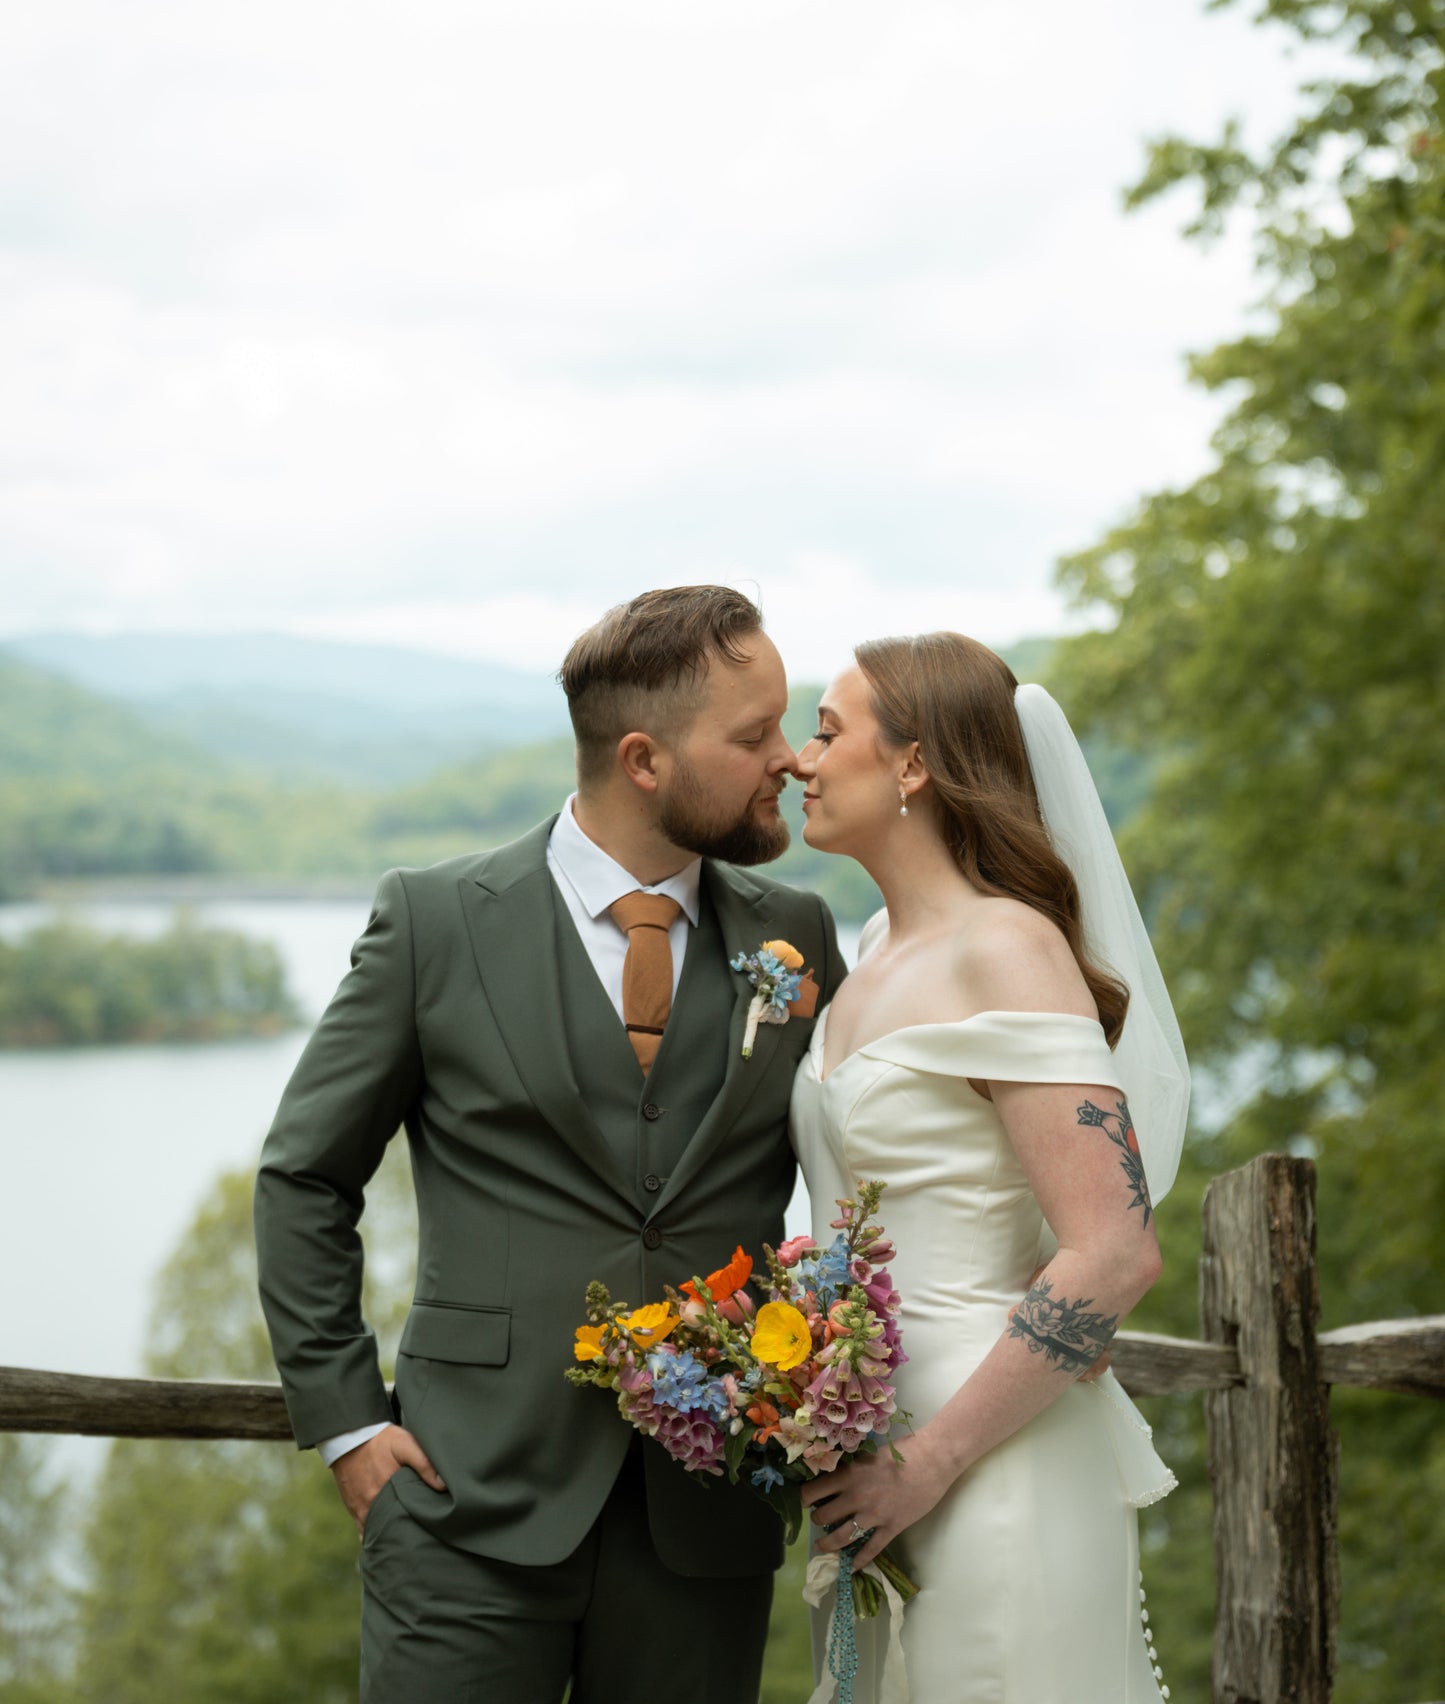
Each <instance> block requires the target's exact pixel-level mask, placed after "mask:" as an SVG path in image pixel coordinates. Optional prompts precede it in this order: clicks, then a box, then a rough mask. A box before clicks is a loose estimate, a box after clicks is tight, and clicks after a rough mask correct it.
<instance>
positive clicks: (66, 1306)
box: [0, 899, 856, 1376]
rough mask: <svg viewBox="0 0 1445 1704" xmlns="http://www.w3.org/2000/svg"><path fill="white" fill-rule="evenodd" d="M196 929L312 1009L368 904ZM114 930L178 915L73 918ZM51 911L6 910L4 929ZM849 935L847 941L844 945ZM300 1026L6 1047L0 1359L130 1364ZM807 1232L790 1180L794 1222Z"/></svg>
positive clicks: (246, 1161)
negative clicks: (281, 980) (269, 972)
mask: <svg viewBox="0 0 1445 1704" xmlns="http://www.w3.org/2000/svg"><path fill="white" fill-rule="evenodd" d="M189 910H190V912H191V914H192V915H193V916H194V917H195V918H196V920H197V921H198V922H199V923H202V924H205V925H209V926H213V927H218V928H219V927H223V928H230V929H240V930H242V931H244V932H245V933H246V934H248V935H252V936H255V937H257V938H258V939H264V940H270V941H274V942H275V944H276V945H277V947H278V948H279V949H280V951H281V954H282V957H283V959H284V960H285V963H286V968H287V974H288V977H289V980H290V985H291V988H292V991H293V992H294V993H295V995H296V997H297V999H298V1001H299V1002H300V1004H301V1006H302V1009H303V1010H304V1011H305V1012H306V1013H308V1014H309V1015H310V1017H312V1018H313V1019H314V1018H315V1017H316V1016H317V1015H319V1013H320V1012H321V1011H322V1009H323V1008H324V1007H325V1005H326V1003H327V1001H328V1000H329V999H330V997H331V995H332V993H333V992H334V990H335V988H336V984H337V983H338V981H339V980H340V979H341V977H342V975H343V974H344V973H345V971H346V968H347V965H348V958H349V953H350V950H351V943H352V942H353V940H354V939H355V938H356V936H357V935H358V934H359V933H360V932H361V930H362V929H363V928H364V927H365V924H366V918H367V911H368V901H367V900H365V899H357V900H338V901H312V900H305V901H295V902H286V901H276V900H226V901H205V902H200V903H196V904H193V905H191V906H190V907H189ZM67 914H68V915H70V916H72V917H74V918H75V919H76V921H78V922H82V923H85V924H87V925H90V926H92V927H95V928H99V929H103V930H106V931H108V932H113V933H118V934H133V935H138V936H148V935H156V934H159V933H161V932H162V931H163V930H164V929H165V928H166V927H167V926H168V925H169V924H170V922H171V920H172V918H173V916H174V907H173V906H171V905H168V904H162V903H159V902H156V901H151V900H144V901H140V900H138V901H134V902H126V901H118V900H112V901H107V902H105V903H103V904H102V903H97V904H94V905H76V906H71V907H69V908H68V910H67ZM54 915H55V912H54V909H53V908H52V907H50V906H47V905H31V904H27V905H10V906H0V936H4V937H6V938H11V939H13V938H15V937H17V936H19V935H22V934H24V933H25V932H27V931H28V930H29V929H32V928H34V927H35V926H36V924H38V923H41V922H44V921H48V920H49V919H51V918H52V917H53V916H54ZM855 942H856V934H854V935H850V936H849V937H848V938H847V939H846V940H845V943H844V950H845V951H846V952H849V953H851V951H852V949H853V946H854V944H855ZM305 1040H306V1036H305V1032H302V1031H297V1032H294V1033H292V1034H288V1035H284V1036H279V1037H275V1038H271V1039H267V1040H264V1041H240V1042H237V1041H232V1042H221V1043H213V1044H201V1045H187V1046H162V1047H96V1048H80V1049H61V1050H56V1049H46V1050H35V1051H24V1052H5V1051H0V1188H3V1194H0V1364H5V1365H9V1366H21V1367H48V1368H54V1369H57V1370H60V1371H65V1372H80V1373H104V1374H113V1375H118V1376H129V1375H137V1374H139V1373H141V1371H142V1366H141V1356H142V1347H143V1342H144V1337H145V1326H146V1320H147V1317H148V1314H149V1311H150V1305H151V1283H152V1280H153V1278H154V1275H155V1273H156V1271H157V1269H158V1268H159V1267H160V1265H161V1264H162V1262H163V1261H164V1260H165V1259H166V1257H167V1256H168V1255H169V1254H170V1253H171V1251H172V1250H173V1249H174V1248H175V1246H176V1244H177V1243H178V1241H179V1240H180V1238H181V1236H182V1235H183V1234H184V1232H185V1231H186V1229H187V1227H188V1226H189V1224H190V1222H191V1220H192V1218H193V1216H194V1214H195V1212H196V1209H197V1207H198V1206H199V1205H200V1203H201V1201H202V1200H203V1199H204V1197H205V1196H206V1193H207V1191H208V1190H209V1189H210V1187H211V1185H212V1184H213V1183H214V1182H215V1180H216V1178H217V1176H218V1175H219V1174H220V1173H222V1172H224V1171H228V1170H234V1169H242V1170H245V1171H247V1172H251V1171H254V1170H255V1166H256V1161H257V1158H258V1156H259V1154H260V1149H261V1143H262V1140H263V1139H264V1137H265V1134H266V1130H267V1128H268V1126H269V1124H270V1121H271V1117H272V1114H273V1113H274V1111H275V1108H276V1103H277V1101H278V1100H279V1099H280V1097H281V1091H282V1090H283V1089H284V1087H285V1086H286V1081H287V1079H288V1077H289V1076H290V1074H291V1071H292V1068H293V1067H294V1065H295V1063H296V1060H297V1058H298V1057H299V1055H300V1053H301V1049H302V1047H303V1046H304V1044H305ZM807 1225H808V1212H807V1201H806V1197H805V1196H804V1195H803V1194H802V1192H801V1190H800V1191H799V1193H798V1195H797V1196H795V1198H794V1201H793V1204H792V1206H791V1207H790V1209H789V1214H788V1228H789V1231H790V1232H792V1231H798V1230H804V1229H806V1228H807Z"/></svg>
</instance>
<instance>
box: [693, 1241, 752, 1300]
mask: <svg viewBox="0 0 1445 1704" xmlns="http://www.w3.org/2000/svg"><path fill="white" fill-rule="evenodd" d="M752 1275H753V1262H752V1256H751V1255H749V1254H746V1253H745V1252H744V1251H743V1247H742V1244H741V1243H739V1244H738V1247H737V1249H736V1250H735V1251H734V1253H733V1257H732V1259H731V1260H730V1261H729V1262H728V1263H727V1265H726V1266H723V1267H720V1268H719V1269H718V1271H716V1272H709V1273H708V1275H707V1277H706V1279H705V1280H704V1282H705V1283H706V1285H707V1287H708V1290H709V1291H710V1292H711V1294H712V1299H713V1300H714V1301H715V1302H725V1301H726V1300H727V1299H728V1297H729V1296H731V1295H732V1294H733V1292H734V1291H735V1290H741V1289H742V1287H743V1285H744V1284H746V1283H747V1281H748V1279H749V1278H751V1277H752ZM682 1288H683V1290H684V1291H685V1293H686V1294H687V1295H689V1296H691V1297H692V1299H693V1300H694V1301H695V1302H700V1301H701V1300H702V1297H701V1296H700V1295H698V1293H697V1286H696V1285H695V1284H694V1283H693V1281H692V1279H691V1278H689V1279H688V1280H687V1282H686V1283H685V1284H684V1285H683V1286H682Z"/></svg>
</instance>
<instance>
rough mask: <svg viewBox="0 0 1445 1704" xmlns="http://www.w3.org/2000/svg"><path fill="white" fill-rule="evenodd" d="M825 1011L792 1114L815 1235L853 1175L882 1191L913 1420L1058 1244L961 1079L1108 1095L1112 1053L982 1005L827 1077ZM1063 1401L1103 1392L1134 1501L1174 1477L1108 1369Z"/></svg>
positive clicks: (943, 1397) (986, 1343)
mask: <svg viewBox="0 0 1445 1704" xmlns="http://www.w3.org/2000/svg"><path fill="white" fill-rule="evenodd" d="M827 1019H828V1013H827V1011H826V1009H825V1010H824V1012H823V1013H822V1014H820V1017H819V1021H818V1023H817V1024H816V1025H815V1027H814V1034H813V1037H812V1045H811V1048H810V1050H809V1053H808V1055H807V1056H806V1057H805V1059H804V1060H803V1062H802V1064H801V1065H800V1067H799V1069H798V1074H797V1078H796V1080H795V1082H794V1087H793V1101H792V1116H791V1127H792V1137H793V1145H794V1148H795V1149H796V1151H797V1155H798V1159H799V1162H800V1164H801V1166H802V1168H803V1174H804V1177H805V1178H806V1180H807V1184H808V1193H809V1197H810V1199H811V1202H812V1209H813V1235H814V1237H815V1238H816V1239H817V1240H818V1241H819V1242H820V1243H827V1242H828V1241H830V1240H831V1239H832V1237H833V1236H834V1234H835V1233H834V1231H833V1230H832V1229H831V1228H830V1221H831V1220H832V1219H834V1218H836V1217H837V1208H836V1206H835V1205H834V1203H835V1202H836V1200H837V1199H838V1198H839V1197H840V1196H852V1195H855V1194H856V1193H857V1185H858V1183H859V1182H860V1181H862V1180H865V1179H874V1178H876V1179H878V1180H879V1181H881V1182H883V1183H885V1184H886V1185H887V1186H888V1187H887V1192H886V1193H885V1195H884V1197H883V1202H882V1206H881V1208H880V1210H879V1216H880V1218H881V1220H882V1222H883V1224H884V1225H885V1226H886V1228H887V1232H888V1236H889V1238H890V1240H891V1241H892V1242H893V1243H894V1244H895V1246H896V1248H897V1255H896V1258H895V1259H894V1260H893V1261H892V1262H891V1263H890V1270H891V1272H892V1275H893V1282H894V1285H895V1287H896V1288H897V1289H898V1291H899V1292H900V1294H901V1295H902V1297H903V1331H904V1349H905V1351H906V1352H907V1354H908V1356H909V1362H908V1364H907V1365H906V1366H904V1367H903V1368H902V1369H900V1373H899V1377H898V1392H899V1401H900V1404H901V1405H902V1406H903V1407H904V1408H906V1409H907V1410H908V1411H909V1412H910V1414H911V1415H912V1419H913V1423H914V1424H915V1425H918V1424H920V1423H921V1422H923V1421H924V1420H927V1419H928V1418H929V1417H930V1416H931V1415H933V1414H934V1413H936V1412H937V1411H938V1409H939V1408H940V1407H942V1405H943V1404H944V1403H945V1402H946V1401H947V1400H948V1398H949V1397H950V1396H951V1395H952V1394H953V1392H954V1391H955V1390H957V1389H958V1387H959V1385H960V1384H961V1383H962V1382H963V1381H964V1380H965V1379H966V1378H967V1377H968V1375H969V1374H970V1373H971V1372H972V1371H973V1370H974V1368H975V1367H976V1366H977V1365H978V1363H979V1362H980V1361H981V1360H982V1359H983V1357H984V1356H985V1355H986V1354H987V1353H988V1351H989V1349H990V1348H991V1347H992V1346H993V1344H994V1343H995V1342H996V1341H997V1340H998V1338H999V1336H1000V1334H1001V1333H1002V1332H1003V1330H1004V1329H1005V1327H1006V1325H1007V1323H1008V1312H1009V1309H1010V1308H1011V1307H1013V1306H1014V1305H1015V1303H1017V1302H1018V1301H1019V1300H1020V1298H1021V1297H1022V1296H1023V1294H1024V1292H1025V1290H1026V1289H1027V1288H1028V1281H1029V1277H1030V1275H1031V1274H1032V1272H1033V1270H1034V1268H1035V1267H1036V1266H1037V1265H1039V1264H1040V1262H1042V1261H1046V1260H1049V1259H1050V1258H1052V1256H1053V1254H1054V1252H1055V1251H1056V1249H1057V1247H1058V1242H1057V1239H1056V1238H1055V1237H1054V1234H1053V1232H1052V1231H1051V1230H1050V1228H1049V1226H1048V1224H1047V1222H1046V1221H1045V1219H1044V1216H1043V1212H1042V1210H1041V1208H1040V1207H1039V1204H1038V1201H1037V1199H1036V1198H1035V1196H1034V1193H1033V1190H1032V1188H1031V1187H1030V1184H1029V1180H1028V1176H1027V1174H1026V1173H1025V1171H1024V1168H1023V1165H1022V1164H1021V1162H1020V1160H1019V1157H1018V1155H1017V1153H1016V1152H1015V1150H1014V1147H1013V1144H1012V1142H1011V1141H1010V1140H1009V1136H1008V1132H1007V1131H1006V1130H1005V1128H1004V1125H1003V1121H1002V1119H1000V1117H999V1115H998V1111H997V1109H996V1108H995V1106H994V1104H993V1102H992V1101H990V1100H987V1099H985V1098H984V1097H983V1096H982V1095H980V1094H979V1093H978V1092H977V1091H976V1090H975V1089H974V1088H972V1087H971V1085H970V1079H971V1078H972V1079H974V1080H991V1081H994V1082H1033V1083H1075V1084H1078V1085H1080V1087H1081V1088H1082V1087H1091V1088H1093V1089H1095V1090H1096V1091H1097V1090H1099V1089H1107V1088H1111V1087H1112V1088H1117V1086H1118V1079H1117V1075H1116V1073H1115V1068H1114V1064H1113V1055H1112V1053H1111V1052H1110V1049H1109V1045H1108V1043H1107V1042H1106V1041H1105V1039H1104V1032H1103V1030H1102V1028H1101V1027H1100V1025H1099V1024H1098V1023H1097V1021H1095V1020H1094V1019H1092V1018H1082V1017H1078V1016H1076V1015H1073V1014H1069V1013H1062V1012H978V1013H976V1014H975V1015H974V1016H972V1017H970V1018H965V1019H963V1020H961V1021H959V1022H955V1023H934V1024H919V1025H913V1026H910V1027H909V1028H907V1029H900V1030H895V1031H893V1032H892V1033H890V1034H888V1035H884V1036H880V1037H879V1038H878V1039H877V1040H876V1041H871V1042H865V1043H864V1045H863V1046H861V1047H859V1048H858V1049H857V1050H856V1051H854V1052H853V1053H851V1054H849V1055H848V1056H847V1057H846V1058H845V1059H842V1060H840V1061H838V1062H837V1063H836V1064H834V1065H833V1067H832V1068H831V1069H830V1070H827V1071H826V1074H825V1066H824V1059H825V1052H826V1047H827V1029H828V1024H827ZM1069 1395H1070V1396H1074V1397H1077V1398H1078V1399H1081V1400H1084V1401H1086V1402H1094V1401H1097V1400H1098V1398H1099V1397H1107V1398H1108V1399H1109V1401H1108V1404H1107V1406H1108V1407H1109V1409H1110V1410H1111V1411H1112V1412H1111V1416H1110V1425H1109V1430H1110V1431H1111V1433H1113V1435H1114V1442H1115V1444H1116V1454H1117V1455H1118V1457H1119V1467H1120V1472H1121V1478H1122V1479H1123V1481H1124V1488H1125V1494H1126V1496H1127V1497H1128V1499H1129V1501H1131V1502H1134V1501H1138V1502H1143V1501H1148V1500H1151V1497H1152V1496H1154V1495H1158V1494H1159V1492H1160V1488H1161V1487H1164V1486H1165V1485H1166V1483H1167V1482H1171V1481H1170V1480H1169V1476H1168V1474H1167V1470H1166V1469H1164V1467H1163V1464H1162V1463H1161V1462H1159V1459H1158V1457H1157V1456H1156V1455H1155V1454H1154V1452H1153V1449H1152V1447H1150V1446H1149V1445H1148V1428H1147V1427H1146V1426H1145V1424H1144V1422H1143V1420H1142V1417H1140V1416H1139V1414H1138V1411H1137V1410H1136V1409H1135V1408H1134V1407H1133V1404H1132V1403H1130V1402H1129V1400H1128V1398H1127V1397H1126V1396H1125V1394H1124V1392H1123V1389H1122V1388H1121V1387H1120V1386H1119V1384H1118V1382H1117V1380H1115V1379H1114V1377H1113V1375H1112V1374H1110V1373H1105V1374H1104V1375H1103V1376H1102V1377H1101V1378H1099V1379H1097V1380H1095V1381H1093V1382H1092V1383H1090V1384H1087V1385H1080V1386H1076V1387H1075V1389H1074V1391H1072V1392H1070V1393H1069ZM1141 1446H1142V1447H1141Z"/></svg>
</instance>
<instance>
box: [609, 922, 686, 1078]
mask: <svg viewBox="0 0 1445 1704" xmlns="http://www.w3.org/2000/svg"><path fill="white" fill-rule="evenodd" d="M608 910H609V911H610V912H611V914H612V921H613V922H614V923H615V924H616V925H617V927H618V928H619V929H622V930H624V931H625V932H626V934H627V957H626V958H625V959H624V960H623V963H622V1021H623V1023H625V1024H626V1025H627V1039H628V1040H629V1041H630V1042H631V1043H632V1051H633V1052H634V1053H635V1054H636V1055H637V1063H638V1064H639V1065H641V1067H642V1074H643V1076H644V1077H645V1076H646V1075H647V1073H648V1072H649V1071H650V1070H651V1069H652V1062H653V1060H654V1059H656V1057H657V1050H658V1048H659V1047H660V1046H661V1045H662V1032H663V1030H664V1029H666V1027H667V1014H668V1013H669V1012H670V1011H671V1010H672V944H671V942H670V941H669V940H668V938H667V931H668V930H669V929H670V928H671V927H672V925H673V922H674V921H675V920H676V918H677V916H678V914H679V913H680V912H681V910H682V907H681V906H680V905H679V904H678V903H677V901H676V900H675V899H669V898H668V897H667V895H666V894H661V893H640V892H639V893H625V894H623V896H622V898H621V899H618V900H614V901H613V903H612V904H611V905H610V906H609V907H608Z"/></svg>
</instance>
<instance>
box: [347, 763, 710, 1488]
mask: <svg viewBox="0 0 1445 1704" xmlns="http://www.w3.org/2000/svg"><path fill="white" fill-rule="evenodd" d="M576 797H577V795H576V794H575V793H573V794H572V796H571V797H570V798H569V799H568V800H567V803H566V804H565V805H563V807H562V813H561V815H560V816H559V817H558V818H557V821H556V822H555V823H554V824H553V827H552V832H551V834H550V835H549V836H548V838H547V869H548V871H549V872H550V874H551V877H552V880H553V882H554V884H555V885H556V888H557V891H558V893H559V894H560V895H561V897H562V899H563V900H564V901H565V902H566V905H567V910H568V912H569V913H570V915H571V918H572V921H573V923H575V924H576V926H577V933H578V934H579V935H580V936H581V937H582V945H583V946H584V947H585V948H586V949H587V957H588V958H589V959H590V960H591V961H592V968H593V969H594V970H595V971H596V972H597V975H598V978H599V980H600V981H601V983H602V987H603V990H604V991H605V993H606V995H607V998H608V999H609V1000H610V1001H611V1002H612V1006H613V1010H614V1011H615V1012H616V1013H617V1021H618V1022H619V1023H621V1022H622V1021H623V1020H622V965H623V961H624V960H625V959H626V957H627V936H626V934H625V933H624V932H623V930H622V929H621V928H619V926H618V925H617V924H616V923H614V922H613V920H612V918H611V916H610V915H609V912H608V907H609V906H610V905H611V904H612V903H613V901H614V900H618V899H621V898H622V896H623V894H627V893H638V892H641V893H660V894H666V896H667V897H668V898H669V899H675V900H676V901H677V903H678V904H679V905H680V906H681V907H682V910H681V912H680V913H679V914H678V916H677V917H676V918H675V919H674V921H673V923H672V926H671V928H669V930H668V932H667V939H668V945H669V946H670V947H671V948H672V993H673V998H674V999H676V997H677V985H678V982H679V981H680V979H681V977H682V961H683V958H684V956H685V955H686V953H687V943H688V937H689V931H690V930H692V929H695V928H696V927H697V919H698V903H699V900H698V895H699V892H700V889H701V885H702V859H701V858H693V859H691V860H690V861H689V862H688V863H686V864H685V865H684V866H683V867H682V869H680V870H679V871H678V872H677V874H676V875H675V876H669V877H668V878H667V880H666V881H665V882H658V883H657V885H656V886H655V887H639V884H638V881H637V878H636V876H633V875H629V874H628V872H627V871H626V870H624V869H623V867H622V866H621V864H619V863H618V862H617V860H616V859H615V858H613V857H611V856H610V855H609V854H608V853H606V852H604V851H603V850H602V848H601V847H600V846H599V845H598V844H597V842H596V841H595V840H589V839H588V838H587V836H586V835H585V834H584V833H583V832H582V827H581V825H580V824H579V823H578V821H577V816H576V813H575V812H574V811H573V809H572V806H573V803H574V801H575V800H576ZM388 1424H389V1422H388V1421H385V1420H381V1421H377V1422H376V1423H375V1424H374V1425H370V1426H358V1427H357V1428H356V1430H355V1431H353V1432H342V1433H340V1434H339V1435H338V1436H336V1437H334V1438H323V1439H322V1440H321V1442H320V1443H319V1444H317V1446H316V1453H317V1454H318V1455H319V1456H320V1457H321V1459H322V1461H324V1462H325V1463H326V1465H327V1466H328V1467H330V1466H331V1464H332V1462H334V1461H336V1460H337V1459H338V1458H339V1457H341V1456H344V1455H345V1454H346V1452H347V1451H348V1450H354V1449H355V1448H356V1447H357V1446H358V1445H359V1444H364V1443H365V1442H366V1440H367V1439H368V1438H374V1437H375V1436H376V1434H377V1433H378V1432H384V1431H385V1430H386V1428H387V1425H388Z"/></svg>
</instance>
